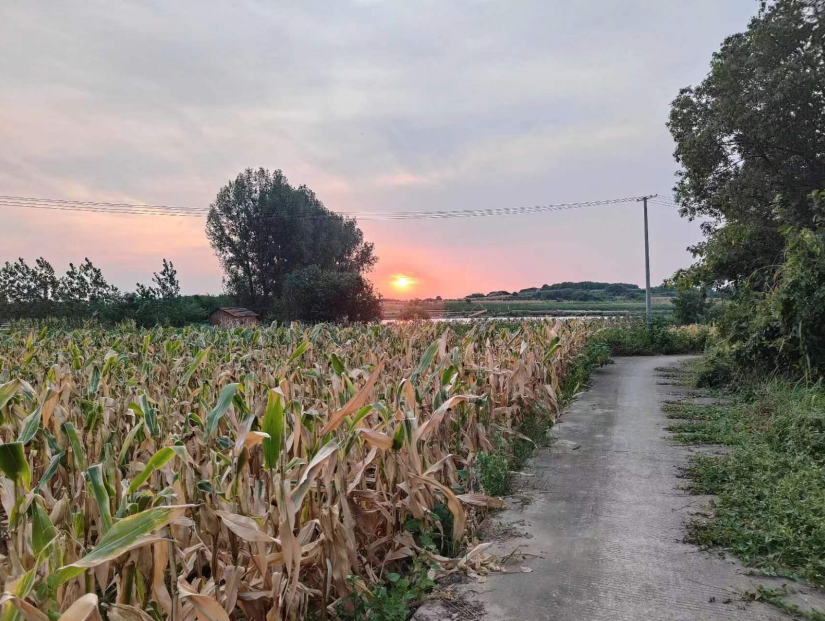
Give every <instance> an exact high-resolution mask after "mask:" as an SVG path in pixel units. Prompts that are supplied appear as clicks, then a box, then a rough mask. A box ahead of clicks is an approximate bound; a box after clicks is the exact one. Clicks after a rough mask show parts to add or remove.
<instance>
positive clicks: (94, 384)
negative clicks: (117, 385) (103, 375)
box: [88, 365, 100, 399]
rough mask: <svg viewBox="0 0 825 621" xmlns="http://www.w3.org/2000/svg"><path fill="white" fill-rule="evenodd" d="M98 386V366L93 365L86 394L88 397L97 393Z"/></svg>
mask: <svg viewBox="0 0 825 621" xmlns="http://www.w3.org/2000/svg"><path fill="white" fill-rule="evenodd" d="M98 388H100V367H99V366H97V365H95V366H94V368H93V369H92V379H91V381H90V382H89V391H88V396H89V398H90V399H91V398H92V397H94V396H95V395H96V394H97V390H98Z"/></svg>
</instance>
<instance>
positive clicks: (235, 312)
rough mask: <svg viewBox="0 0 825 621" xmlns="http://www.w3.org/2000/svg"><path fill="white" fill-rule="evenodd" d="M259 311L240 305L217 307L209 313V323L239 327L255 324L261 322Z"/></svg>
mask: <svg viewBox="0 0 825 621" xmlns="http://www.w3.org/2000/svg"><path fill="white" fill-rule="evenodd" d="M260 320H261V318H260V316H259V315H258V313H256V312H254V311H251V310H249V309H247V308H240V307H239V306H228V307H226V308H216V309H215V310H213V311H212V312H211V313H209V323H211V324H212V325H213V326H223V327H226V328H237V327H238V326H255V325H258V324H259V323H260Z"/></svg>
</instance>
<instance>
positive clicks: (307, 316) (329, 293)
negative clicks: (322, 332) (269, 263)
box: [281, 265, 381, 322]
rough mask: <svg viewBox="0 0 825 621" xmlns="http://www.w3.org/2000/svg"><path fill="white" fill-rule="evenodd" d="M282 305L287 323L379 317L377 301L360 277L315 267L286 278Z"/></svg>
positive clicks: (298, 271)
mask: <svg viewBox="0 0 825 621" xmlns="http://www.w3.org/2000/svg"><path fill="white" fill-rule="evenodd" d="M282 305H283V306H282V310H281V312H282V313H284V314H285V317H284V318H285V319H288V320H299V321H309V322H320V321H340V320H342V319H346V320H348V321H371V320H374V319H378V318H379V317H380V316H381V302H380V298H379V296H377V295H376V294H375V292H374V291H373V288H372V284H371V283H370V282H369V281H368V280H367V279H366V278H364V277H363V276H362V275H361V274H359V273H358V272H336V271H332V270H323V269H321V268H320V267H318V266H317V265H312V266H310V267H307V268H304V269H301V270H297V271H295V272H292V273H291V274H289V275H288V276H287V277H286V279H285V281H284V295H283V300H282Z"/></svg>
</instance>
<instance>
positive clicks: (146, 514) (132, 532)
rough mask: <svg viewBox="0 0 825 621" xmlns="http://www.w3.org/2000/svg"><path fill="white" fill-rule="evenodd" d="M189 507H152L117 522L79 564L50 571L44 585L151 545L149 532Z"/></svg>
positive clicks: (153, 538)
mask: <svg viewBox="0 0 825 621" xmlns="http://www.w3.org/2000/svg"><path fill="white" fill-rule="evenodd" d="M192 506H194V505H178V506H173V507H155V508H153V509H147V510H146V511H141V512H140V513H136V514H134V515H130V516H129V517H125V518H123V519H122V520H119V521H118V522H117V523H116V524H115V525H114V526H112V528H110V529H109V531H108V532H107V533H106V534H105V535H103V538H102V539H101V540H100V543H98V544H97V545H96V546H95V548H94V549H93V550H92V551H91V552H89V553H88V554H87V555H86V556H84V557H83V558H82V559H80V560H79V561H76V562H75V563H72V564H71V565H64V566H63V567H61V568H60V569H58V570H57V571H55V572H53V573H52V574H51V575H50V576H49V577H48V578H47V579H46V582H47V584H48V585H49V586H50V587H52V588H56V587H57V586H59V585H61V584H63V583H64V582H66V581H67V580H71V579H72V578H74V577H76V576H79V575H80V574H82V573H83V572H84V571H85V570H86V569H89V568H92V567H97V566H98V565H100V564H101V563H105V562H106V561H111V560H113V559H116V558H117V557H118V556H120V555H121V554H125V553H126V552H128V551H129V550H133V549H135V548H138V547H140V546H143V545H146V544H148V543H152V542H153V541H155V540H156V539H157V538H156V537H150V536H149V535H151V533H153V532H155V531H156V530H158V529H160V528H163V527H164V526H166V525H167V524H168V523H169V522H171V521H172V520H175V519H177V518H178V517H180V516H181V515H183V513H184V511H186V509H188V508H189V507H192Z"/></svg>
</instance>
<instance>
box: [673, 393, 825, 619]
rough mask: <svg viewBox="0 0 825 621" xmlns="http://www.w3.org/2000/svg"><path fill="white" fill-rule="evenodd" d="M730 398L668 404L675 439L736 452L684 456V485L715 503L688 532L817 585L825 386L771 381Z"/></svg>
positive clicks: (824, 539) (823, 516) (824, 579)
mask: <svg viewBox="0 0 825 621" xmlns="http://www.w3.org/2000/svg"><path fill="white" fill-rule="evenodd" d="M732 396H733V400H732V401H731V402H730V403H728V404H725V405H709V406H697V405H689V404H678V403H677V404H667V405H666V406H665V411H666V412H667V415H668V417H669V418H670V419H672V420H673V421H674V424H673V425H672V426H671V427H670V430H671V431H673V432H674V439H676V440H677V441H679V442H684V443H693V444H722V445H726V446H730V447H732V449H733V450H732V452H731V453H729V454H727V455H723V456H711V455H706V454H698V455H695V456H694V457H693V458H692V459H691V461H690V464H689V467H688V471H687V475H688V478H689V479H690V481H691V483H690V485H691V487H690V489H691V491H692V492H693V493H696V494H713V495H715V496H716V500H715V504H714V511H713V516H712V517H711V518H709V519H707V520H702V521H699V520H696V521H693V522H691V523H690V524H689V539H690V540H691V541H693V542H694V543H697V544H699V545H701V546H703V547H711V546H717V547H721V548H724V549H726V550H728V551H730V552H732V553H734V554H736V555H737V556H738V557H739V558H741V559H742V561H743V562H744V563H745V564H746V565H749V566H751V567H755V568H758V569H759V570H761V571H762V572H764V573H766V574H768V575H784V576H788V577H791V578H801V579H804V580H806V581H809V582H811V583H812V584H815V585H818V586H823V585H825V512H824V511H823V508H825V391H823V389H822V387H819V386H816V387H807V386H803V385H798V384H791V383H789V382H786V381H782V380H772V381H767V382H763V383H761V384H758V385H756V386H752V387H748V388H746V389H742V390H740V391H739V392H737V393H735V394H733V395H732ZM817 618H820V617H817Z"/></svg>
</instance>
